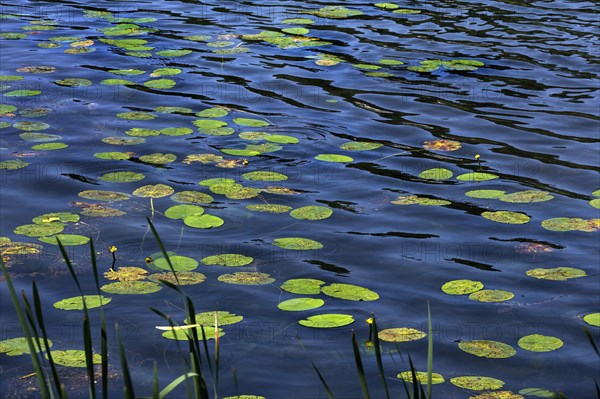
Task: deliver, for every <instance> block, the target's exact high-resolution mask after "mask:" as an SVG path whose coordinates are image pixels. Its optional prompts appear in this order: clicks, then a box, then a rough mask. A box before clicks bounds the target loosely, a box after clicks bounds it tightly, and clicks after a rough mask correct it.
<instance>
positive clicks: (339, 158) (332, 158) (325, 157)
mask: <svg viewBox="0 0 600 399" xmlns="http://www.w3.org/2000/svg"><path fill="white" fill-rule="evenodd" d="M315 159H316V160H318V161H324V162H339V163H348V162H352V161H354V159H352V158H351V157H349V156H346V155H337V154H319V155H317V156H316V157H315Z"/></svg>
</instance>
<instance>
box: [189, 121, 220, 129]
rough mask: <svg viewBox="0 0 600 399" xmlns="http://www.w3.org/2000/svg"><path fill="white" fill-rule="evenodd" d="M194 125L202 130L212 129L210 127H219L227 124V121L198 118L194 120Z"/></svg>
mask: <svg viewBox="0 0 600 399" xmlns="http://www.w3.org/2000/svg"><path fill="white" fill-rule="evenodd" d="M192 124H193V125H194V126H196V127H197V128H198V129H200V130H201V131H205V130H210V129H218V128H220V127H223V126H227V122H223V121H219V120H214V119H196V120H195V121H193V122H192Z"/></svg>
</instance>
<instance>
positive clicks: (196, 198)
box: [171, 191, 215, 204]
mask: <svg viewBox="0 0 600 399" xmlns="http://www.w3.org/2000/svg"><path fill="white" fill-rule="evenodd" d="M171 200H173V201H175V202H179V203H186V204H210V203H211V202H213V201H214V200H215V199H214V198H213V197H211V196H210V195H208V194H205V193H201V192H200V191H180V192H178V193H175V194H173V195H172V196H171Z"/></svg>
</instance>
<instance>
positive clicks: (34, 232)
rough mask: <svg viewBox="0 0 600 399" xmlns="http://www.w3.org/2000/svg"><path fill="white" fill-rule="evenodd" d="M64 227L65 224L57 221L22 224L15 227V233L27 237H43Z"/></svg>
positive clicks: (58, 231)
mask: <svg viewBox="0 0 600 399" xmlns="http://www.w3.org/2000/svg"><path fill="white" fill-rule="evenodd" d="M64 229H65V225H64V224H62V223H59V222H51V223H41V224H38V223H35V224H24V225H22V226H18V227H16V228H15V230H14V233H15V234H21V235H25V236H27V237H43V236H50V235H53V234H57V233H60V232H61V231H63V230H64Z"/></svg>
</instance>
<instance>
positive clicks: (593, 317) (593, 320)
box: [583, 313, 600, 327]
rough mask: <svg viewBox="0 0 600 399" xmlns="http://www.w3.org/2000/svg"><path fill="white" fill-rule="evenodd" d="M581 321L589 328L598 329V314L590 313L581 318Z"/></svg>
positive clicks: (599, 317)
mask: <svg viewBox="0 0 600 399" xmlns="http://www.w3.org/2000/svg"><path fill="white" fill-rule="evenodd" d="M583 321H585V322H586V323H588V324H589V325H590V326H594V327H600V313H590V314H587V315H585V316H583Z"/></svg>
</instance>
